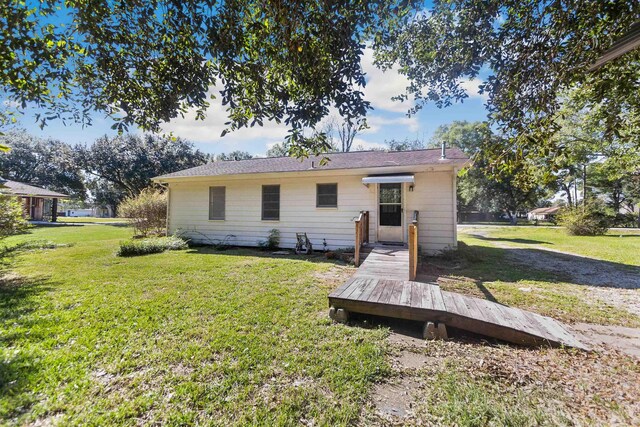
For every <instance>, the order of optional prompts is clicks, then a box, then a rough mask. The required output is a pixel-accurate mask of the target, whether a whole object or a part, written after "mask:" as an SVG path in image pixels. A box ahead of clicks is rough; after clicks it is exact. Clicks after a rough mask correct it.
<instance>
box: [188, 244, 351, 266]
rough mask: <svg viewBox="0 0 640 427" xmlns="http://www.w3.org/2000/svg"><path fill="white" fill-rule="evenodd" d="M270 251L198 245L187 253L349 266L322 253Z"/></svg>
mask: <svg viewBox="0 0 640 427" xmlns="http://www.w3.org/2000/svg"><path fill="white" fill-rule="evenodd" d="M273 252H277V251H271V250H260V249H256V248H248V247H238V246H229V247H227V248H224V249H217V248H215V247H214V246H208V245H202V246H200V245H198V246H191V247H190V248H189V249H188V250H187V253H189V254H194V255H224V256H242V257H246V256H252V257H257V258H270V259H274V260H283V259H286V260H292V261H306V262H312V263H316V264H334V265H340V266H348V265H349V264H348V263H347V262H345V261H343V260H342V259H340V258H335V259H329V258H327V257H326V256H325V254H324V253H323V252H314V253H313V254H312V255H296V254H295V253H294V252H293V251H289V253H288V254H286V255H285V254H282V255H276V254H274V253H273Z"/></svg>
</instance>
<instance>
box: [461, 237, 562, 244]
mask: <svg viewBox="0 0 640 427" xmlns="http://www.w3.org/2000/svg"><path fill="white" fill-rule="evenodd" d="M469 236H470V237H473V238H474V239H478V240H486V241H489V242H512V243H522V244H523V245H553V243H551V242H545V241H544V240H533V239H519V238H506V237H489V236H484V235H482V234H469Z"/></svg>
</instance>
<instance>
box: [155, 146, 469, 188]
mask: <svg viewBox="0 0 640 427" xmlns="http://www.w3.org/2000/svg"><path fill="white" fill-rule="evenodd" d="M440 154H441V151H440V149H439V148H437V149H429V150H413V151H353V152H349V153H328V154H324V155H321V156H311V157H309V158H307V159H304V160H302V161H301V160H299V159H296V158H293V157H269V158H258V159H251V160H235V161H233V160H231V161H219V162H212V163H207V164H206V165H202V166H197V167H195V168H191V169H185V170H181V171H178V172H173V173H169V174H166V175H161V176H157V177H155V178H153V179H154V180H162V179H166V178H183V177H198V176H221V175H240V174H253V173H270V172H271V173H272V172H304V171H311V170H314V171H317V170H338V169H364V168H383V167H393V166H419V165H452V166H462V165H465V164H466V163H467V162H468V161H469V158H468V157H467V156H466V155H465V154H464V153H463V152H462V151H460V150H459V149H457V148H447V150H446V158H445V159H441V158H440ZM323 157H326V158H327V159H329V162H327V164H325V165H323V166H320V160H321V159H322V158H323Z"/></svg>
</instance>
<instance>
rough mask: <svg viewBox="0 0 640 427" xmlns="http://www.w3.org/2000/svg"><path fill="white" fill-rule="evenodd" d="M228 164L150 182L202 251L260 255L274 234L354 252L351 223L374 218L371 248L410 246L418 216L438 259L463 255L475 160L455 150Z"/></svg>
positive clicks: (422, 237) (175, 228) (176, 227)
mask: <svg viewBox="0 0 640 427" xmlns="http://www.w3.org/2000/svg"><path fill="white" fill-rule="evenodd" d="M324 157H326V158H327V159H328V162H327V163H326V164H324V165H322V164H321V160H322V156H319V157H310V158H307V159H304V160H302V161H301V160H299V159H295V158H291V157H275V158H259V159H252V160H239V161H221V162H213V163H209V164H207V165H203V166H198V167H195V168H191V169H186V170H183V171H179V172H175V173H171V174H167V175H162V176H158V177H156V178H153V181H155V182H156V183H161V184H165V185H166V186H167V187H168V189H169V207H168V212H167V213H168V218H167V228H168V232H169V233H181V234H183V235H185V236H186V237H189V238H191V239H193V240H194V241H199V242H202V243H212V242H218V241H223V240H225V239H226V241H227V242H228V243H230V244H234V245H240V246H257V245H258V243H259V242H260V241H263V240H265V239H266V238H267V236H268V235H269V232H270V230H272V229H277V230H279V232H280V237H281V241H280V246H281V247H284V248H293V247H294V246H295V243H296V233H301V232H304V233H307V236H308V237H309V239H310V240H311V242H312V243H313V247H314V248H317V249H319V248H323V247H324V243H326V248H327V249H337V248H347V247H353V246H354V244H355V242H354V240H355V227H354V219H355V218H356V217H358V215H359V213H360V211H369V218H370V219H369V236H368V237H369V242H371V243H375V242H389V243H400V244H404V243H406V242H407V229H408V225H409V224H410V223H411V221H412V219H413V216H414V211H417V212H419V227H418V234H419V236H418V241H419V245H420V246H421V247H422V250H423V251H425V252H427V253H435V252H438V251H442V250H444V249H446V248H455V247H456V246H457V234H456V215H457V213H456V176H457V173H458V170H459V169H460V168H462V167H464V166H466V165H467V164H468V163H469V159H468V158H467V157H466V156H465V155H464V154H463V153H462V152H461V151H460V150H458V149H448V150H446V155H445V156H444V157H443V156H442V155H441V151H440V149H435V150H416V151H392V152H384V151H371V152H362V151H361V152H349V153H332V154H325V155H324Z"/></svg>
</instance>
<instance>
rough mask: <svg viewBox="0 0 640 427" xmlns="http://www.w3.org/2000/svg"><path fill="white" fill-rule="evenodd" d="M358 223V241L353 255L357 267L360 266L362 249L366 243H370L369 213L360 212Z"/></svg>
mask: <svg viewBox="0 0 640 427" xmlns="http://www.w3.org/2000/svg"><path fill="white" fill-rule="evenodd" d="M355 223H356V240H355V245H354V247H355V250H354V254H353V262H354V264H355V265H356V267H357V266H359V265H360V249H362V246H363V245H364V244H365V243H369V211H360V214H359V215H358V219H356V221H355Z"/></svg>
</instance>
